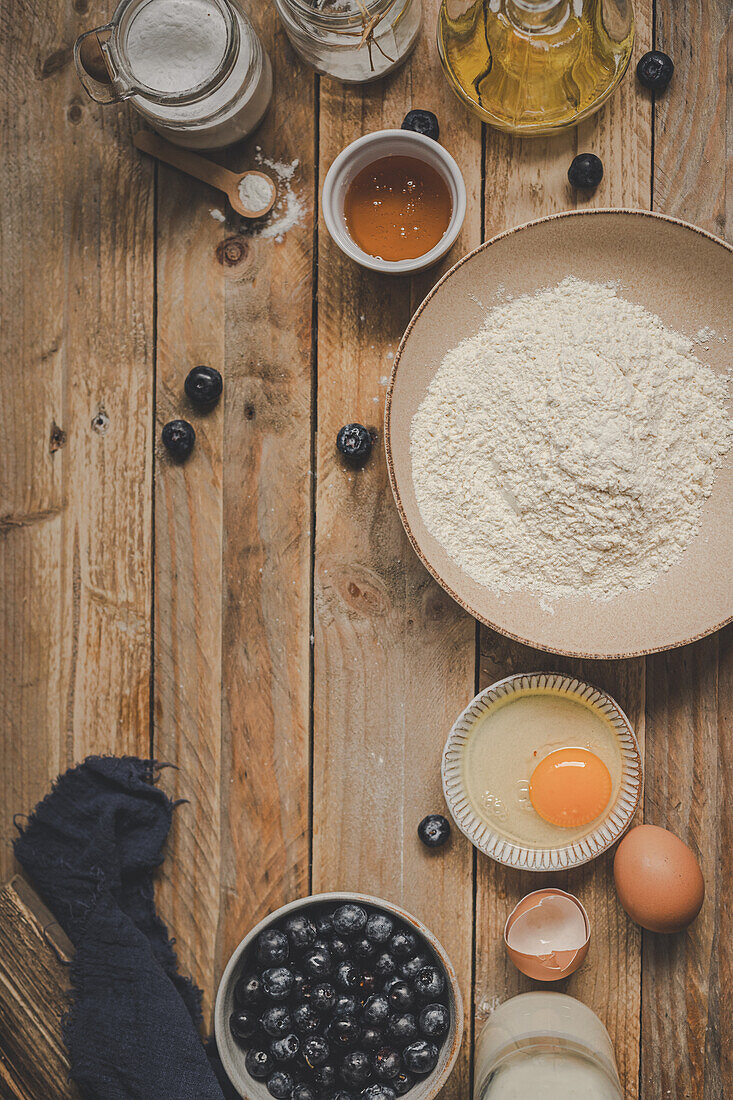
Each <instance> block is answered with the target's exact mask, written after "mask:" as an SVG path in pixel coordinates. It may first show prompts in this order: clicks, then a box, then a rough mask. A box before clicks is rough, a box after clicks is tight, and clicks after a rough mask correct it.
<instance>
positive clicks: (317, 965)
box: [303, 947, 333, 978]
mask: <svg viewBox="0 0 733 1100" xmlns="http://www.w3.org/2000/svg"><path fill="white" fill-rule="evenodd" d="M332 965H333V960H332V959H331V952H330V951H329V950H328V948H327V947H312V948H311V949H310V950H309V951H306V953H305V955H304V956H303V969H304V970H305V972H306V973H307V974H310V975H311V977H312V978H325V977H327V976H328V975H329V974H330V973H331V967H332Z"/></svg>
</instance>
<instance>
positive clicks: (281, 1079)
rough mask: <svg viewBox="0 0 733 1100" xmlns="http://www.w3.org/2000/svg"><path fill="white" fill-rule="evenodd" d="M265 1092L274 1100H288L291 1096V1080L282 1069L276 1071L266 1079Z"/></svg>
mask: <svg viewBox="0 0 733 1100" xmlns="http://www.w3.org/2000/svg"><path fill="white" fill-rule="evenodd" d="M267 1091H268V1092H269V1094H270V1096H274V1097H275V1100H290V1097H291V1096H292V1094H293V1078H292V1077H291V1076H290V1074H289V1073H286V1072H285V1070H284V1069H276V1070H275V1072H274V1073H271V1074H270V1076H269V1077H268V1078H267Z"/></svg>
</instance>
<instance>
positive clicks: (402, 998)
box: [387, 981, 415, 1012]
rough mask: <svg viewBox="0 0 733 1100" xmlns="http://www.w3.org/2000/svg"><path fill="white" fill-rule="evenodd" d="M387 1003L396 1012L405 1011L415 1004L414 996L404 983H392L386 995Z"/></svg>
mask: <svg viewBox="0 0 733 1100" xmlns="http://www.w3.org/2000/svg"><path fill="white" fill-rule="evenodd" d="M387 997H388V999H389V1003H390V1004H391V1006H392V1008H394V1009H396V1010H397V1011H402V1012H404V1011H406V1010H407V1009H409V1008H412V1006H413V1005H414V1004H415V994H414V993H413V992H412V989H411V988H410V986H409V985H408V984H407V982H405V981H397V982H394V983H393V985H392V986H391V988H390V990H389V993H388V994H387Z"/></svg>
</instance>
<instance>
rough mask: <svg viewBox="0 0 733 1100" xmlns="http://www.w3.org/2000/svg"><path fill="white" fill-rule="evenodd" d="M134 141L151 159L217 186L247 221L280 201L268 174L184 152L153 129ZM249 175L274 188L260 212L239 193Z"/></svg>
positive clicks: (258, 216)
mask: <svg viewBox="0 0 733 1100" xmlns="http://www.w3.org/2000/svg"><path fill="white" fill-rule="evenodd" d="M132 140H133V141H134V143H135V145H136V146H137V148H138V149H142V151H143V153H149V154H150V156H151V157H157V158H158V160H162V161H165V163H166V164H170V165H171V166H172V167H173V168H178V169H179V170H180V171H181V172H186V173H188V175H189V176H193V177H194V178H195V179H197V180H202V182H203V183H208V184H209V186H210V187H216V189H217V190H218V191H223V192H224V194H225V195H226V197H227V198H228V199H229V202H230V203H231V205H232V208H233V209H234V210H236V211H237V213H238V214H242V215H243V216H244V217H245V218H261V217H262V216H263V215H264V214H267V212H268V211H269V210H271V209H272V206H273V203H274V202H275V199H276V198H277V188H276V187H275V181H274V180H273V179H272V177H271V176H268V175H267V173H266V172H255V171H254V170H253V171H249V172H241V173H240V172H230V171H229V169H228V168H222V167H221V165H220V164H214V162H213V161H211V160H207V159H206V158H205V157H200V156H198V154H197V153H192V152H191V151H190V150H189V149H182V148H181V146H180V145H172V144H171V142H169V141H165V139H164V138H162V137H159V136H158V134H154V133H152V131H150V130H138V132H137V133H136V134H135V136H134V138H133V139H132ZM248 176H258V177H259V178H260V179H263V180H266V181H267V184H268V187H269V189H270V190H269V192H268V198H267V199H266V201H265V202H263V203H262V204H261V206H260V207H259V209H257V210H251V209H249V208H248V207H246V206H245V205H244V202H243V201H242V197H241V195H240V192H239V185H240V183H241V182H242V180H244V179H247V177H248Z"/></svg>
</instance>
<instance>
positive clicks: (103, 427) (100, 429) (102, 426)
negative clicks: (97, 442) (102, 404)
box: [92, 408, 109, 435]
mask: <svg viewBox="0 0 733 1100" xmlns="http://www.w3.org/2000/svg"><path fill="white" fill-rule="evenodd" d="M108 427H109V417H108V416H107V413H106V412H105V411H104V409H102V408H100V410H99V412H98V413H97V415H96V416H93V417H92V431H94V432H97V434H98V435H104V433H105V432H106V431H107V428H108Z"/></svg>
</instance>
